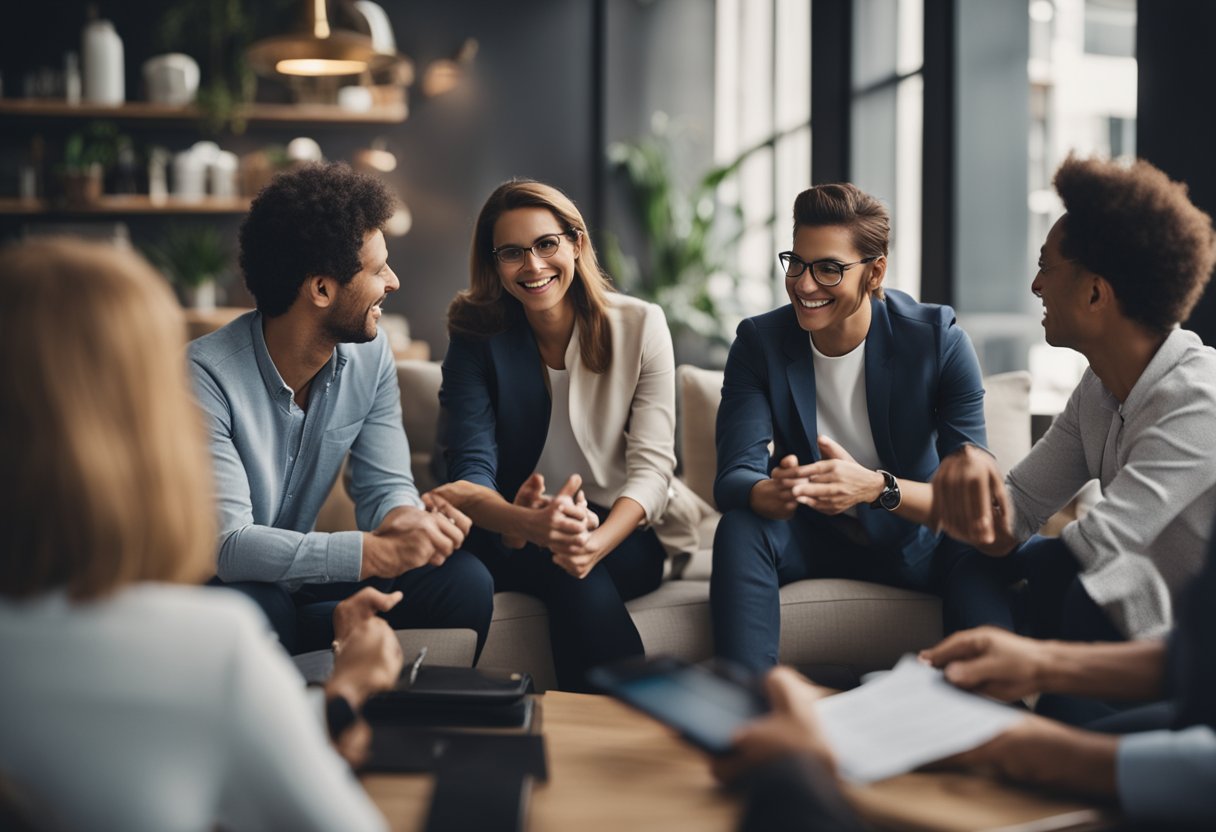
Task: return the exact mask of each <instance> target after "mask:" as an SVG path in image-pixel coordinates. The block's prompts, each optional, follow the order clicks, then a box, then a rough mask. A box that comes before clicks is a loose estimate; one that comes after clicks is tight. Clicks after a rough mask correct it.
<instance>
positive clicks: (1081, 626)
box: [930, 157, 1216, 641]
mask: <svg viewBox="0 0 1216 832" xmlns="http://www.w3.org/2000/svg"><path fill="white" fill-rule="evenodd" d="M1055 187H1056V190H1057V192H1058V193H1059V194H1060V197H1061V199H1062V200H1063V202H1064V209H1065V214H1064V216H1062V217H1061V218H1060V219H1059V221H1058V222H1056V224H1055V226H1054V227H1052V229H1051V232H1050V233H1049V234H1048V235H1047V241H1046V242H1045V243H1044V245H1043V247H1042V249H1041V254H1040V256H1039V270H1038V274H1037V275H1036V276H1035V278H1034V281H1033V283H1031V291H1033V292H1034V294H1035V296H1037V297H1039V298H1041V299H1042V302H1043V327H1044V329H1045V330H1046V337H1047V342H1048V343H1050V344H1052V345H1054V346H1060V347H1070V348H1072V349H1074V350H1077V351H1078V352H1080V353H1081V354H1083V355H1084V356H1085V357H1086V358H1087V359H1088V360H1089V368H1088V369H1087V370H1086V372H1085V375H1084V377H1083V378H1082V379H1081V382H1080V383H1079V384H1078V385H1077V387H1076V389H1075V390H1074V391H1073V393H1072V396H1071V398H1070V399H1069V401H1068V405H1067V406H1066V408H1065V409H1064V412H1063V413H1061V414H1060V415H1059V417H1058V418H1057V419H1056V420H1055V423H1054V424H1053V425H1052V426H1051V428H1050V429H1049V430H1048V432H1047V434H1046V435H1045V436H1044V437H1043V438H1042V439H1041V440H1040V441H1039V442H1038V443H1037V444H1036V445H1035V446H1034V448H1033V449H1032V450H1031V452H1030V454H1029V455H1028V456H1027V457H1026V458H1025V459H1023V460H1022V461H1021V462H1020V463H1018V464H1017V465H1015V466H1014V467H1013V469H1012V470H1011V471H1010V472H1009V475H1008V476H1007V477H1005V478H1004V479H1002V478H1001V476H1000V474H999V471H998V469H997V466H996V464H995V462H994V461H993V459H992V457H990V456H989V455H988V454H987V453H985V452H984V451H983V450H981V449H979V448H976V447H971V446H968V447H965V448H962V449H960V450H959V451H958V452H956V453H955V454H953V455H951V456H950V457H948V458H947V459H945V460H943V461H942V465H941V467H940V468H939V469H938V472H937V474H936V476H935V477H934V480H933V515H932V518H931V521H930V522H932V523H935V524H938V525H940V527H941V528H942V529H943V530H944V531H946V532H947V533H948V534H950V535H951V536H953V537H955V538H958V539H960V540H963V541H966V542H968V543H971V544H973V545H975V546H977V547H978V548H979V549H980V550H981V551H983V552H985V553H986V554H988V555H991V556H1009V557H1008V558H1006V559H1005V560H1004V561H997V562H996V563H997V564H999V565H1000V566H999V567H998V568H1000V569H1004V568H1006V567H1008V568H1009V571H1008V572H1005V573H1004V576H1005V577H1014V578H1025V579H1026V580H1027V583H1028V587H1027V596H1026V597H1027V602H1028V603H1027V610H1026V612H1027V615H1026V620H1025V622H1024V626H1022V627H1020V629H1023V630H1025V631H1028V632H1030V633H1031V634H1033V635H1036V636H1040V637H1044V638H1065V639H1069V640H1074V641H1115V640H1123V639H1135V638H1151V637H1157V636H1160V635H1162V634H1164V633H1165V632H1166V631H1168V630H1169V628H1170V627H1171V625H1172V624H1173V604H1174V601H1176V600H1177V598H1178V595H1179V593H1180V591H1181V590H1182V589H1184V588H1185V587H1186V586H1187V584H1189V583H1190V582H1191V580H1192V579H1193V578H1194V577H1195V576H1196V575H1197V574H1198V572H1199V570H1200V568H1201V567H1202V565H1203V562H1204V551H1205V547H1206V545H1207V542H1208V538H1209V536H1210V535H1211V532H1212V518H1213V516H1214V515H1216V454H1213V453H1212V447H1211V443H1212V440H1213V437H1216V350H1213V349H1212V348H1210V347H1206V346H1204V345H1203V344H1202V342H1201V341H1200V339H1199V337H1198V336H1197V335H1195V334H1194V333H1192V332H1189V331H1187V330H1184V329H1180V328H1179V323H1180V322H1181V321H1183V320H1185V319H1186V317H1187V316H1188V315H1189V314H1190V312H1191V309H1192V308H1193V307H1194V306H1195V303H1196V302H1197V301H1198V300H1199V297H1200V295H1201V294H1202V293H1203V289H1204V286H1206V285H1207V282H1208V278H1209V276H1210V275H1211V272H1212V268H1213V265H1214V264H1216V237H1214V233H1213V229H1212V221H1211V218H1210V217H1209V216H1208V215H1207V214H1205V213H1204V212H1203V211H1201V210H1200V209H1198V208H1197V207H1195V205H1193V204H1192V203H1191V201H1190V199H1189V198H1188V196H1187V191H1186V186H1185V185H1183V184H1181V183H1177V182H1171V181H1170V180H1169V179H1168V178H1167V177H1166V175H1165V174H1164V173H1162V172H1161V171H1160V170H1158V169H1157V168H1155V167H1153V166H1152V165H1150V164H1149V163H1147V162H1144V161H1137V162H1135V163H1134V164H1131V165H1122V164H1118V163H1115V162H1106V161H1099V160H1094V159H1090V160H1083V159H1078V158H1073V157H1070V158H1069V159H1068V160H1066V161H1065V162H1064V164H1063V165H1061V167H1060V169H1059V170H1058V171H1057V172H1056V176H1055ZM1090 479H1097V480H1099V481H1100V483H1101V485H1102V499H1101V501H1100V502H1098V503H1097V504H1096V505H1095V506H1094V507H1093V509H1092V510H1091V511H1089V513H1087V514H1086V515H1085V516H1084V517H1082V518H1080V519H1078V520H1075V521H1073V522H1072V523H1070V524H1069V525H1067V526H1066V527H1065V528H1064V530H1063V532H1062V533H1061V535H1060V537H1059V538H1050V539H1049V538H1043V537H1037V536H1036V537H1031V536H1032V535H1034V534H1035V531H1036V530H1037V529H1038V528H1039V527H1040V526H1042V524H1043V522H1044V521H1045V520H1046V519H1047V518H1048V517H1050V516H1051V515H1052V514H1053V513H1054V512H1056V511H1057V510H1059V509H1060V508H1061V507H1063V506H1064V505H1065V504H1066V503H1067V502H1068V501H1069V499H1070V498H1071V497H1072V496H1073V494H1074V493H1075V492H1076V491H1077V490H1078V489H1079V488H1080V487H1081V486H1082V485H1084V484H1085V483H1086V482H1087V481H1088V480H1090ZM1027 538H1030V539H1029V540H1028V541H1027V542H1026V543H1023V544H1021V545H1020V546H1019V542H1020V541H1025V540H1027ZM972 557H975V558H979V559H980V560H983V558H982V556H978V555H973V556H972ZM994 623H997V624H1001V625H1003V626H1005V627H1006V628H1009V629H1012V628H1013V625H1014V621H1013V616H1012V614H1011V615H1010V617H1009V618H1008V619H1007V620H1006V621H997V622H994ZM1019 623H1020V624H1021V623H1023V622H1019Z"/></svg>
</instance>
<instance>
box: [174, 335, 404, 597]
mask: <svg viewBox="0 0 1216 832" xmlns="http://www.w3.org/2000/svg"><path fill="white" fill-rule="evenodd" d="M189 358H190V368H191V371H192V373H193V376H194V386H195V393H196V395H197V396H198V400H199V403H200V404H201V405H202V408H203V410H204V411H205V412H206V415H207V417H208V420H207V421H208V429H209V436H210V442H211V458H212V463H213V465H214V468H215V488H216V500H217V503H218V507H219V528H220V535H219V555H218V562H217V566H216V573H217V574H218V575H219V577H220V578H221V579H222V580H224V581H229V582H232V581H266V582H273V583H285V584H287V586H288V588H289V589H291V590H293V591H294V590H295V589H298V588H299V587H300V586H301V585H303V584H306V583H328V582H332V581H357V580H359V572H360V569H361V567H362V562H363V536H362V532H358V531H349V532H334V533H330V534H326V533H323V532H316V531H313V527H314V526H315V525H316V521H317V513H318V512H319V511H320V509H321V506H322V504H323V503H324V502H325V499H326V497H327V496H328V495H329V492H330V489H331V488H332V487H333V484H334V481H335V479H336V478H337V477H338V474H339V472H340V471H341V468H342V461H343V459H345V458H346V455H347V452H348V451H349V453H350V476H351V478H350V482H349V484H348V491H349V493H350V496H351V499H353V500H354V502H355V516H356V520H357V522H358V526H359V528H360V529H364V530H369V531H370V530H372V529H374V528H376V527H377V526H379V525H380V522H381V520H383V519H384V516H385V515H386V514H388V513H389V512H390V511H391V510H392V509H394V508H397V507H398V506H421V505H422V501H421V500H420V499H419V497H418V489H417V487H415V485H414V478H413V475H412V474H411V473H410V467H409V466H410V450H409V443H408V441H407V440H406V437H405V430H404V429H403V428H402V425H401V394H400V391H399V389H398V386H397V368H396V364H395V362H394V360H393V355H392V351H391V350H390V349H389V345H388V339H387V337H386V336H385V334H384V333H383V332H381V333H380V334H379V335H377V337H376V339H375V340H374V341H371V342H369V343H366V344H340V345H339V346H338V347H337V348H336V349H335V350H334V353H333V355H332V356H331V357H330V359H329V362H328V363H327V364H326V365H325V366H324V367H323V368H321V370H320V372H318V373H317V375H316V376H315V377H314V378H313V381H312V387H311V389H310V390H309V394H308V409H307V411H305V410H302V409H301V408H300V407H299V406H297V405H296V403H295V402H294V401H293V397H294V395H295V391H293V390H292V389H291V388H290V387H288V386H287V385H286V384H285V383H284V381H283V378H282V376H280V375H279V371H278V369H277V368H276V367H275V366H274V362H273V361H271V359H270V353H269V352H268V351H267V349H266V340H265V337H264V335H263V333H262V316H261V315H260V314H259V313H257V312H250V313H248V314H246V315H242V316H241V317H239V318H237V319H236V320H235V321H233V322H232V323H230V324H228V325H227V326H225V327H224V328H222V329H220V330H217V331H216V332H213V333H211V334H209V335H205V336H203V337H202V338H199V339H198V340H196V341H194V342H193V343H191V344H190V349H189Z"/></svg>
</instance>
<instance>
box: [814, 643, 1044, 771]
mask: <svg viewBox="0 0 1216 832" xmlns="http://www.w3.org/2000/svg"><path fill="white" fill-rule="evenodd" d="M816 707H817V710H818V715H819V720H820V723H821V727H822V729H823V733H824V736H825V737H826V738H827V741H828V745H829V746H830V747H831V749H832V752H833V754H835V756H836V764H837V766H838V767H839V770H840V774H841V776H842V777H844V778H845V779H847V780H852V781H853V782H856V783H869V782H872V781H874V780H882V779H884V778H887V777H893V776H895V775H897V774H903V773H904V772H907V771H911V770H912V769H914V768H917V767H918V766H922V765H924V764H925V763H931V762H933V761H934V760H940V759H942V758H943V757H949V756H950V755H952V754H959V753H961V752H963V751H969V750H970V749H972V748H975V747H977V746H979V745H982V744H983V743H985V742H987V741H988V740H990V739H992V738H993V737H995V736H996V735H997V734H999V733H1001V732H1002V731H1004V730H1005V729H1006V728H1009V727H1010V726H1011V725H1013V724H1015V723H1017V722H1019V721H1020V720H1022V719H1024V718H1025V716H1026V713H1025V711H1018V710H1015V709H1013V708H1010V707H1008V706H1006V705H1002V704H999V703H997V702H993V701H992V700H990V699H984V698H983V697H980V696H976V695H975V694H971V693H967V692H965V691H962V690H959V689H958V688H956V687H954V686H953V685H951V684H950V683H949V682H947V681H946V680H945V678H944V677H943V676H942V673H941V671H940V670H935V669H933V668H932V667H929V666H927V665H924V664H921V663H920V662H919V661H917V660H916V658H915V657H913V656H904V657H903V658H902V659H900V661H899V664H897V665H896V666H895V669H894V670H892V671H891V672H890V673H888V674H887V675H885V676H883V677H881V678H879V679H875V680H874V681H872V682H869V683H868V684H865V685H862V686H861V687H860V688H857V689H856V690H851V691H849V692H847V693H841V694H837V695H836V696H829V697H827V698H826V699H822V700H820V701H819V702H818V703H817V705H816Z"/></svg>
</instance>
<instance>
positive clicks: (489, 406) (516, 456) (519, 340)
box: [433, 314, 550, 500]
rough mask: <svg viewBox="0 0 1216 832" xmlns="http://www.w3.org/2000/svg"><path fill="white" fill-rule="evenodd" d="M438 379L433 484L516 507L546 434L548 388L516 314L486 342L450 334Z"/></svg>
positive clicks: (529, 332)
mask: <svg viewBox="0 0 1216 832" xmlns="http://www.w3.org/2000/svg"><path fill="white" fill-rule="evenodd" d="M443 376H444V380H443V386H442V387H441V388H440V390H439V405H440V409H439V429H438V432H437V437H436V445H437V447H436V448H435V454H434V457H433V459H435V460H436V461H438V462H440V463H441V464H442V467H441V468H439V470H437V471H436V472H435V473H436V474H437V477H436V479H437V481H438V482H454V481H456V480H467V481H469V482H473V483H477V484H478V485H484V486H485V487H486V488H492V489H494V490H495V491H497V492H499V493H500V494H502V495H503V497H505V498H506V499H507V500H514V499H515V492H517V491H518V490H519V487H520V486H521V485H523V483H524V480H526V479H527V478H528V477H529V476H530V475H531V474H532V471H533V470H535V466H536V461H537V460H538V459H540V454H541V451H543V450H544V447H545V437H547V436H548V435H549V410H550V402H549V388H548V386H547V385H546V384H545V376H544V364H543V363H542V362H541V358H540V348H539V347H538V346H537V344H536V336H535V335H533V333H532V328H531V327H530V326H528V323H527V321H526V320H525V319H524V317H523V315H522V314H520V315H519V316H518V320H512V321H511V323H510V324H509V325H508V326H507V328H506V329H505V330H504V331H502V332H500V333H498V334H497V335H494V336H492V337H490V338H484V339H479V338H470V337H467V336H462V335H453V336H452V340H451V342H450V343H449V344H448V352H447V355H446V356H445V357H444V359H443ZM453 397H455V400H453Z"/></svg>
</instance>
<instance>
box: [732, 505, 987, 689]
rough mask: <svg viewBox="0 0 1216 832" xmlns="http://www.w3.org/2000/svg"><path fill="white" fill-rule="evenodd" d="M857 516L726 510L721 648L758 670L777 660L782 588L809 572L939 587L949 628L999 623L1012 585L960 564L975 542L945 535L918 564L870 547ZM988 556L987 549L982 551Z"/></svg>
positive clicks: (805, 510) (930, 589)
mask: <svg viewBox="0 0 1216 832" xmlns="http://www.w3.org/2000/svg"><path fill="white" fill-rule="evenodd" d="M862 534H863V533H862V531H861V526H860V524H858V523H856V521H854V520H853V518H850V517H827V516H825V515H823V514H820V513H818V512H814V511H812V510H811V509H808V508H804V507H799V508H798V509H797V511H796V512H795V514H794V516H793V517H792V518H790V519H789V520H768V519H766V518H763V517H761V516H760V515H758V514H756V513H755V512H754V511H752V510H751V509H736V510H734V511H728V512H727V513H726V514H724V515H723V516H722V520H721V521H720V522H719V524H718V530H717V532H716V533H715V535H714V562H713V572H712V575H711V577H710V590H709V604H710V616H711V620H712V623H713V631H714V649H715V653H716V654H717V655H718V656H719V657H721V658H724V659H729V660H730V661H733V662H736V663H738V664H741V665H743V666H744V667H748V668H751V669H753V670H758V671H759V670H764V669H766V668H768V667H771V666H773V665H774V664H776V663H777V647H778V642H779V640H780V633H781V603H780V596H779V594H778V590H779V589H780V587H783V586H785V585H786V584H789V583H793V582H794V581H800V580H803V579H804V578H851V579H855V580H864V581H874V582H876V583H882V584H888V585H891V586H899V587H905V588H908V589H916V590H921V591H924V592H933V593H935V594H937V595H941V596H943V598H944V599H945V605H944V610H945V612H944V615H945V619H946V621H945V626H946V629H947V630H948V631H953V630H956V629H962V628H964V627H974V626H978V625H980V624H987V623H994V622H996V621H999V620H1000V619H1001V617H1002V615H1004V614H1006V613H1007V610H1008V606H1009V590H1008V587H1007V586H1006V585H1005V584H1004V583H1002V580H1001V578H1000V576H998V575H995V574H992V573H991V572H990V570H987V569H971V570H964V571H962V572H959V571H957V567H958V566H959V565H960V564H962V563H964V562H965V559H966V557H967V556H969V555H973V554H978V553H976V552H975V551H974V550H973V549H971V548H970V547H967V546H964V545H963V544H961V543H958V542H956V541H954V540H951V539H949V538H945V537H943V538H942V540H941V542H940V543H939V544H938V545H937V547H936V548H935V549H934V550H933V551H932V552H930V553H928V554H927V555H926V556H925V557H924V558H922V559H921V560H920V561H918V562H916V563H912V564H909V563H905V562H904V560H903V557H902V556H901V554H900V552H899V551H897V550H894V549H883V548H882V547H877V546H873V545H870V544H868V543H866V542H865V541H864V539H862V538H861V535H862ZM980 557H982V555H981V556H980Z"/></svg>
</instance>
